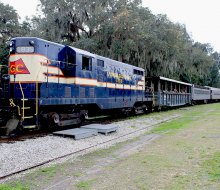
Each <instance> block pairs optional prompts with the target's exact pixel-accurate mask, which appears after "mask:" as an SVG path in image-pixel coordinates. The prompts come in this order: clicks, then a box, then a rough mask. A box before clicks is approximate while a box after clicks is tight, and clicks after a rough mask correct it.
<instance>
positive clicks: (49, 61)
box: [41, 59, 78, 66]
mask: <svg viewBox="0 0 220 190" xmlns="http://www.w3.org/2000/svg"><path fill="white" fill-rule="evenodd" d="M52 62H57V63H67V64H71V65H73V66H77V65H78V64H76V63H69V62H66V61H59V60H54V59H45V62H41V63H43V64H47V65H48V64H50V63H52Z"/></svg>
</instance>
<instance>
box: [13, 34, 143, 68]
mask: <svg viewBox="0 0 220 190" xmlns="http://www.w3.org/2000/svg"><path fill="white" fill-rule="evenodd" d="M15 39H29V40H39V41H42V42H46V43H50V44H54V45H57V46H63V47H68V48H70V49H72V50H73V51H75V52H76V53H78V54H82V55H85V56H89V57H93V58H97V59H103V60H108V61H110V62H112V63H118V64H121V65H123V66H125V67H126V66H127V67H132V68H135V69H137V70H141V71H144V69H143V68H141V67H136V66H134V65H131V64H128V63H123V62H120V61H116V60H114V59H110V58H108V57H103V56H100V55H96V54H93V53H91V52H89V51H86V50H82V49H78V48H75V47H72V46H68V45H63V44H59V43H56V42H51V41H48V40H44V39H41V38H37V37H15V38H12V40H15Z"/></svg>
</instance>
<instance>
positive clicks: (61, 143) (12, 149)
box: [0, 114, 178, 183]
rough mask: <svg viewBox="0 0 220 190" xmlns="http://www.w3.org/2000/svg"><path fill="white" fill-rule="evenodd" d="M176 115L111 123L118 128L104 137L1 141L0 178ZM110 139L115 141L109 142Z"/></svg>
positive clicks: (120, 138)
mask: <svg viewBox="0 0 220 190" xmlns="http://www.w3.org/2000/svg"><path fill="white" fill-rule="evenodd" d="M176 117H178V115H176V114H174V115H170V117H169V118H166V119H163V118H162V117H161V118H156V117H153V116H152V117H137V118H134V119H128V120H125V121H119V122H115V123H114V124H115V125H117V126H118V127H119V129H118V131H117V132H116V133H111V134H109V135H107V136H105V135H102V134H98V135H97V136H93V137H90V138H86V139H80V140H74V139H73V138H63V137H58V136H52V135H48V136H45V137H38V138H35V139H27V140H25V141H18V142H15V143H10V144H8V143H2V144H0V177H3V176H5V175H8V174H11V173H14V172H17V171H20V170H24V169H27V168H30V167H33V166H35V165H39V164H41V163H43V162H46V161H48V160H52V159H55V158H58V157H62V156H64V155H67V154H71V153H74V152H77V151H80V150H83V149H85V148H88V147H91V146H93V149H92V150H94V149H98V148H103V147H108V146H111V145H112V144H115V143H118V142H123V141H126V140H128V139H132V138H134V137H137V136H139V135H141V134H142V133H144V132H145V131H148V130H149V129H150V128H151V126H153V125H155V124H158V123H161V122H165V121H167V120H171V119H174V118H176ZM140 129H143V130H140ZM127 134H129V135H127ZM124 135H126V136H124ZM112 139H115V140H113V141H111V140H112ZM109 141H110V142H109ZM105 142H106V143H105ZM100 144H101V145H100ZM96 145H97V146H96ZM99 145H100V146H99ZM94 146H95V148H94ZM0 183H1V181H0Z"/></svg>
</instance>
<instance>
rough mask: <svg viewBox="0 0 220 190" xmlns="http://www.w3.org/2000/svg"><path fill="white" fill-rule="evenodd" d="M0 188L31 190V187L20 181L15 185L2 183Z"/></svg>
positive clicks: (2, 189) (1, 189) (6, 189)
mask: <svg viewBox="0 0 220 190" xmlns="http://www.w3.org/2000/svg"><path fill="white" fill-rule="evenodd" d="M0 190H29V188H28V187H25V186H23V185H21V184H18V183H17V184H15V185H7V184H0Z"/></svg>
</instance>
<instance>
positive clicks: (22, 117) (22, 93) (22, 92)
mask: <svg viewBox="0 0 220 190" xmlns="http://www.w3.org/2000/svg"><path fill="white" fill-rule="evenodd" d="M18 83H19V86H20V90H21V95H22V116H21V119H22V121H24V101H25V99H24V91H23V89H22V86H21V82H20V81H19V82H18Z"/></svg>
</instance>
